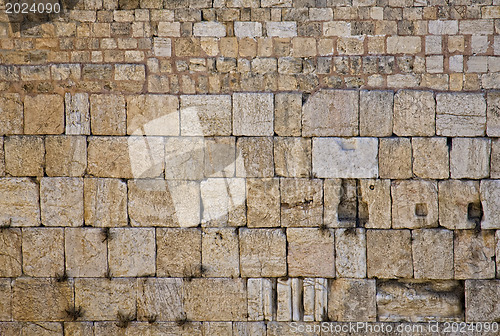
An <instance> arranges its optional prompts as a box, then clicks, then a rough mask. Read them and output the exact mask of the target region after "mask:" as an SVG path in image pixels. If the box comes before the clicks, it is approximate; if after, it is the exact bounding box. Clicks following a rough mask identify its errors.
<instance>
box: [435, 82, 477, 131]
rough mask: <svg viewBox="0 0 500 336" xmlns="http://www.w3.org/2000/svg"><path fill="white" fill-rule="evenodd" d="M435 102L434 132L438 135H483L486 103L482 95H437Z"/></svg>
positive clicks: (454, 93) (460, 93) (455, 93)
mask: <svg viewBox="0 0 500 336" xmlns="http://www.w3.org/2000/svg"><path fill="white" fill-rule="evenodd" d="M436 102H437V106H436V113H437V115H436V131H437V134H438V135H443V136H482V135H484V133H485V130H486V101H485V99H484V95H483V94H482V93H463V92H458V93H457V92H453V93H438V94H437V95H436Z"/></svg>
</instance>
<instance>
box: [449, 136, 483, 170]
mask: <svg viewBox="0 0 500 336" xmlns="http://www.w3.org/2000/svg"><path fill="white" fill-rule="evenodd" d="M490 153H491V140H490V139H486V138H453V140H452V146H451V152H450V173H451V178H456V179H459V178H469V179H481V178H486V177H488V176H489V174H490V162H489V161H490Z"/></svg>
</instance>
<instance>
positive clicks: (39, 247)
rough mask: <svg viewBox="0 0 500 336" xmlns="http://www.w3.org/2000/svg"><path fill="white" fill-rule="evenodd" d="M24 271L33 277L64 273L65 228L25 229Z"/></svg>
mask: <svg viewBox="0 0 500 336" xmlns="http://www.w3.org/2000/svg"><path fill="white" fill-rule="evenodd" d="M23 273H24V274H25V275H28V276H33V277H53V276H56V275H57V274H58V275H62V274H63V273H64V229H62V228H25V229H23Z"/></svg>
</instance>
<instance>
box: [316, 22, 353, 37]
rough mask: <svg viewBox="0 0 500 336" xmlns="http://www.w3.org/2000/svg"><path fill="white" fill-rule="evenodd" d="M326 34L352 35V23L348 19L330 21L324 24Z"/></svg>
mask: <svg viewBox="0 0 500 336" xmlns="http://www.w3.org/2000/svg"><path fill="white" fill-rule="evenodd" d="M323 34H324V35H325V36H350V35H351V23H350V22H346V21H330V22H325V23H324V24H323Z"/></svg>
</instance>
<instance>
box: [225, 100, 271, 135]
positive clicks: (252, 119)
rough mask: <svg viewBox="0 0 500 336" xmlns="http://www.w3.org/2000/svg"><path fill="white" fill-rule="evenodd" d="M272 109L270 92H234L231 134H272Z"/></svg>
mask: <svg viewBox="0 0 500 336" xmlns="http://www.w3.org/2000/svg"><path fill="white" fill-rule="evenodd" d="M273 111H274V99H273V94H271V93H234V94H233V135H250V136H252V135H253V136H266V135H273V133H274V132H273V115H274V112H273Z"/></svg>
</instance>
